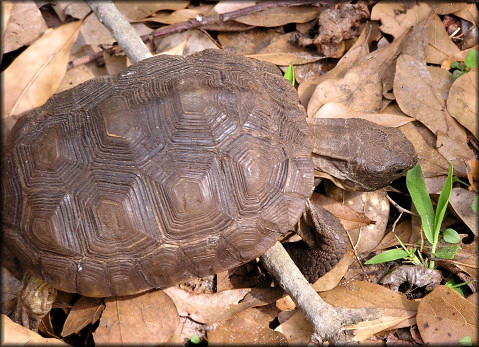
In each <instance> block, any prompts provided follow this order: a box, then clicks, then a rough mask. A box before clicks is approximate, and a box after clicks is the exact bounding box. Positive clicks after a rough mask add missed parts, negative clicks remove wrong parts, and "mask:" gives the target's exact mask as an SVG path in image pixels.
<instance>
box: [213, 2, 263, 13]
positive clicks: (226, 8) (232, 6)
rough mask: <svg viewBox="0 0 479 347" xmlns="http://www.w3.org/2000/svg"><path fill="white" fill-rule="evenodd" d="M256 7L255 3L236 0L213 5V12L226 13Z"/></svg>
mask: <svg viewBox="0 0 479 347" xmlns="http://www.w3.org/2000/svg"><path fill="white" fill-rule="evenodd" d="M254 5H256V1H247V0H245V1H243V0H241V1H238V0H220V1H218V3H217V4H216V5H215V7H214V10H215V11H216V13H220V14H223V13H226V12H232V11H237V10H241V9H242V8H246V7H251V6H254Z"/></svg>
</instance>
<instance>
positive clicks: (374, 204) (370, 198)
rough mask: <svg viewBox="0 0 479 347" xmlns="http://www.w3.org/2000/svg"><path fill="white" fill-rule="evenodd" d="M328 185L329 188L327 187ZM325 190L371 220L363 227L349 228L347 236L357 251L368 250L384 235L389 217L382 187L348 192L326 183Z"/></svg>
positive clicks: (385, 195)
mask: <svg viewBox="0 0 479 347" xmlns="http://www.w3.org/2000/svg"><path fill="white" fill-rule="evenodd" d="M329 187H330V188H329ZM327 192H328V195H329V196H330V197H332V198H333V199H335V200H336V201H341V202H343V203H344V205H346V206H348V207H350V208H352V209H353V210H355V211H358V212H359V213H363V214H364V215H365V217H367V218H368V219H369V220H371V221H373V223H370V224H368V225H366V226H363V227H357V228H355V229H351V230H349V232H348V233H349V236H350V238H351V240H352V242H353V245H354V249H355V251H356V252H357V253H364V252H368V253H369V252H370V251H371V250H373V249H374V248H375V247H376V246H377V245H378V244H379V242H381V240H382V239H383V237H384V233H385V232H386V226H387V223H388V219H389V209H390V206H389V201H388V199H387V194H386V191H385V190H384V189H379V190H375V191H373V192H348V191H345V190H342V189H340V188H338V187H336V186H333V185H332V184H331V185H328V186H327Z"/></svg>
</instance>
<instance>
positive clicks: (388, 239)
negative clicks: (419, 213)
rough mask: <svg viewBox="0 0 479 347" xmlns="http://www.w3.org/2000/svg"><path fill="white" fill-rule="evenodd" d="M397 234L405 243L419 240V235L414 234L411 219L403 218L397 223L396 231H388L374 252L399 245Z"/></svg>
mask: <svg viewBox="0 0 479 347" xmlns="http://www.w3.org/2000/svg"><path fill="white" fill-rule="evenodd" d="M396 236H397V237H398V238H399V239H400V240H401V241H402V242H403V243H414V242H416V241H417V237H415V236H414V234H413V232H412V228H411V221H409V220H403V221H402V222H400V223H399V224H397V225H396V228H395V229H394V232H388V233H387V234H386V235H385V236H384V237H383V239H382V240H381V242H380V243H379V244H378V245H377V246H376V247H375V248H374V249H373V250H372V252H378V251H382V250H385V249H388V248H392V247H395V246H399V242H398V240H397V238H396Z"/></svg>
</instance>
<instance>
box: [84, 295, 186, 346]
mask: <svg viewBox="0 0 479 347" xmlns="http://www.w3.org/2000/svg"><path fill="white" fill-rule="evenodd" d="M105 305H106V307H105V310H104V311H103V314H102V316H101V319H100V325H99V326H98V328H97V330H96V331H95V333H94V334H93V338H94V340H95V344H102V343H109V344H112V343H113V344H125V343H136V344H138V343H140V344H141V343H156V344H158V343H165V342H167V341H168V340H169V339H170V337H171V335H172V334H173V333H174V331H175V330H176V328H177V327H178V324H179V322H180V318H179V316H178V312H177V310H176V307H175V304H174V303H173V301H172V300H171V299H170V298H169V296H168V295H166V294H165V293H164V292H163V291H161V290H156V291H150V292H146V293H144V294H139V295H135V296H114V297H110V298H106V299H105Z"/></svg>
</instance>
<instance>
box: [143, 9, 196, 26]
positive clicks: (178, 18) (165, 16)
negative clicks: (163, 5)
mask: <svg viewBox="0 0 479 347" xmlns="http://www.w3.org/2000/svg"><path fill="white" fill-rule="evenodd" d="M204 14H205V13H204V12H203V11H200V10H199V9H196V8H185V9H181V10H176V11H175V12H172V13H168V12H162V13H159V14H157V15H155V16H154V17H147V18H144V19H141V20H140V22H155V23H163V24H175V23H181V22H186V21H187V20H188V19H191V18H196V16H199V15H204Z"/></svg>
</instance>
